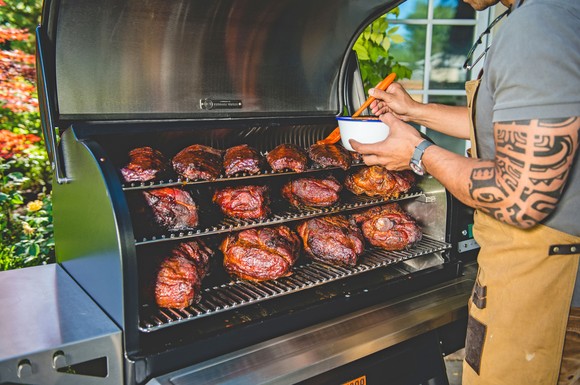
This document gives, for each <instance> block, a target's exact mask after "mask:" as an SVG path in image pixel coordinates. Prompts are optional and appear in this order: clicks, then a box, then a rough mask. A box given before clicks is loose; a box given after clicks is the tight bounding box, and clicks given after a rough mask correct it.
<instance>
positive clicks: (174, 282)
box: [155, 240, 214, 309]
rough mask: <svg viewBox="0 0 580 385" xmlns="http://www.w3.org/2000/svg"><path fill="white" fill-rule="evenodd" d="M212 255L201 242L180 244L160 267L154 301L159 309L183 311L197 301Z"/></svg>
mask: <svg viewBox="0 0 580 385" xmlns="http://www.w3.org/2000/svg"><path fill="white" fill-rule="evenodd" d="M213 254H214V252H213V251H212V250H211V249H210V248H208V247H207V246H206V245H205V243H203V241H201V240H194V241H189V242H183V243H181V244H179V246H177V247H176V248H175V249H173V250H172V252H171V255H170V256H168V257H166V258H164V259H163V260H162V262H161V264H160V265H159V270H158V272H157V279H156V281H155V302H156V303H157V306H159V307H168V308H177V309H183V308H186V307H188V306H190V305H191V304H193V303H195V302H198V301H199V299H200V295H199V292H200V289H201V284H202V280H203V278H204V277H205V276H206V275H207V273H208V272H209V266H210V259H211V258H212V256H213Z"/></svg>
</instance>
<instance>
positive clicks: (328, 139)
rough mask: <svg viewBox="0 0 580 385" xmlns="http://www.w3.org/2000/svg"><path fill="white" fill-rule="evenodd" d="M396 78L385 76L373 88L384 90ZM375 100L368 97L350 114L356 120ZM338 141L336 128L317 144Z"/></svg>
mask: <svg viewBox="0 0 580 385" xmlns="http://www.w3.org/2000/svg"><path fill="white" fill-rule="evenodd" d="M396 77H397V74H395V73H394V72H393V73H391V74H389V75H387V77H386V78H384V79H383V80H382V81H381V82H380V83H379V84H378V85H377V86H376V87H375V88H378V89H379V90H382V91H384V90H386V89H387V88H388V87H389V86H390V85H391V83H392V82H393V81H394V80H395V78H396ZM375 99H376V98H375V97H374V96H369V97H368V99H367V100H366V101H365V102H364V103H363V105H362V106H361V107H360V108H359V109H358V110H357V111H356V112H355V113H354V114H352V117H353V118H356V117H357V116H359V115H360V114H362V112H363V111H364V110H366V109H367V108H368V106H370V105H371V103H372V102H373V101H374V100H375ZM339 140H340V129H339V128H338V127H336V128H335V129H334V131H332V132H331V133H330V135H328V136H327V137H326V138H324V139H322V140H319V141H318V143H320V144H334V143H336V142H338V141H339Z"/></svg>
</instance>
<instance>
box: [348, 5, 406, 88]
mask: <svg viewBox="0 0 580 385" xmlns="http://www.w3.org/2000/svg"><path fill="white" fill-rule="evenodd" d="M390 13H391V14H394V15H396V16H398V14H399V9H398V8H395V9H394V10H392V11H391V12H390ZM398 30H399V26H393V27H391V26H390V25H389V20H388V19H387V18H386V15H385V16H382V17H380V18H378V19H377V20H375V21H373V22H372V23H371V24H370V25H369V26H368V27H367V28H366V29H365V30H364V31H363V32H362V33H361V35H360V36H359V38H358V39H357V41H356V43H355V45H354V50H355V51H356V53H357V56H358V60H359V64H360V70H361V75H362V79H363V83H364V87H365V91H366V90H368V89H369V88H371V87H374V86H376V85H377V84H378V83H379V82H380V81H381V80H383V79H384V78H385V77H386V76H387V75H388V74H390V73H391V72H394V73H396V74H397V79H409V78H411V74H412V72H411V70H410V69H409V68H408V67H406V66H404V65H402V64H400V63H399V62H398V61H396V60H395V59H394V58H393V57H392V56H391V55H389V49H390V48H391V46H392V45H393V44H402V43H404V42H405V38H404V37H403V36H402V35H400V34H398V33H397V32H398Z"/></svg>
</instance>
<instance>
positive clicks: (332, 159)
mask: <svg viewBox="0 0 580 385" xmlns="http://www.w3.org/2000/svg"><path fill="white" fill-rule="evenodd" d="M308 156H310V159H312V161H314V162H316V163H318V164H319V165H321V166H323V167H329V166H334V167H340V168H342V169H343V170H348V169H349V168H350V166H351V164H352V155H351V154H350V152H348V150H347V149H346V148H344V147H342V146H340V145H337V144H322V143H315V144H313V145H312V146H310V147H309V148H308Z"/></svg>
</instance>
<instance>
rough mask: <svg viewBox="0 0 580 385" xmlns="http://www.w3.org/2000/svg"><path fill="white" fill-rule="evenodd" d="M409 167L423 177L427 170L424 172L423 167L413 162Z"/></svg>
mask: <svg viewBox="0 0 580 385" xmlns="http://www.w3.org/2000/svg"><path fill="white" fill-rule="evenodd" d="M409 167H411V170H412V171H413V172H414V173H415V174H417V175H423V174H425V170H423V167H421V166H419V165H418V164H417V163H415V162H411V163H409Z"/></svg>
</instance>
